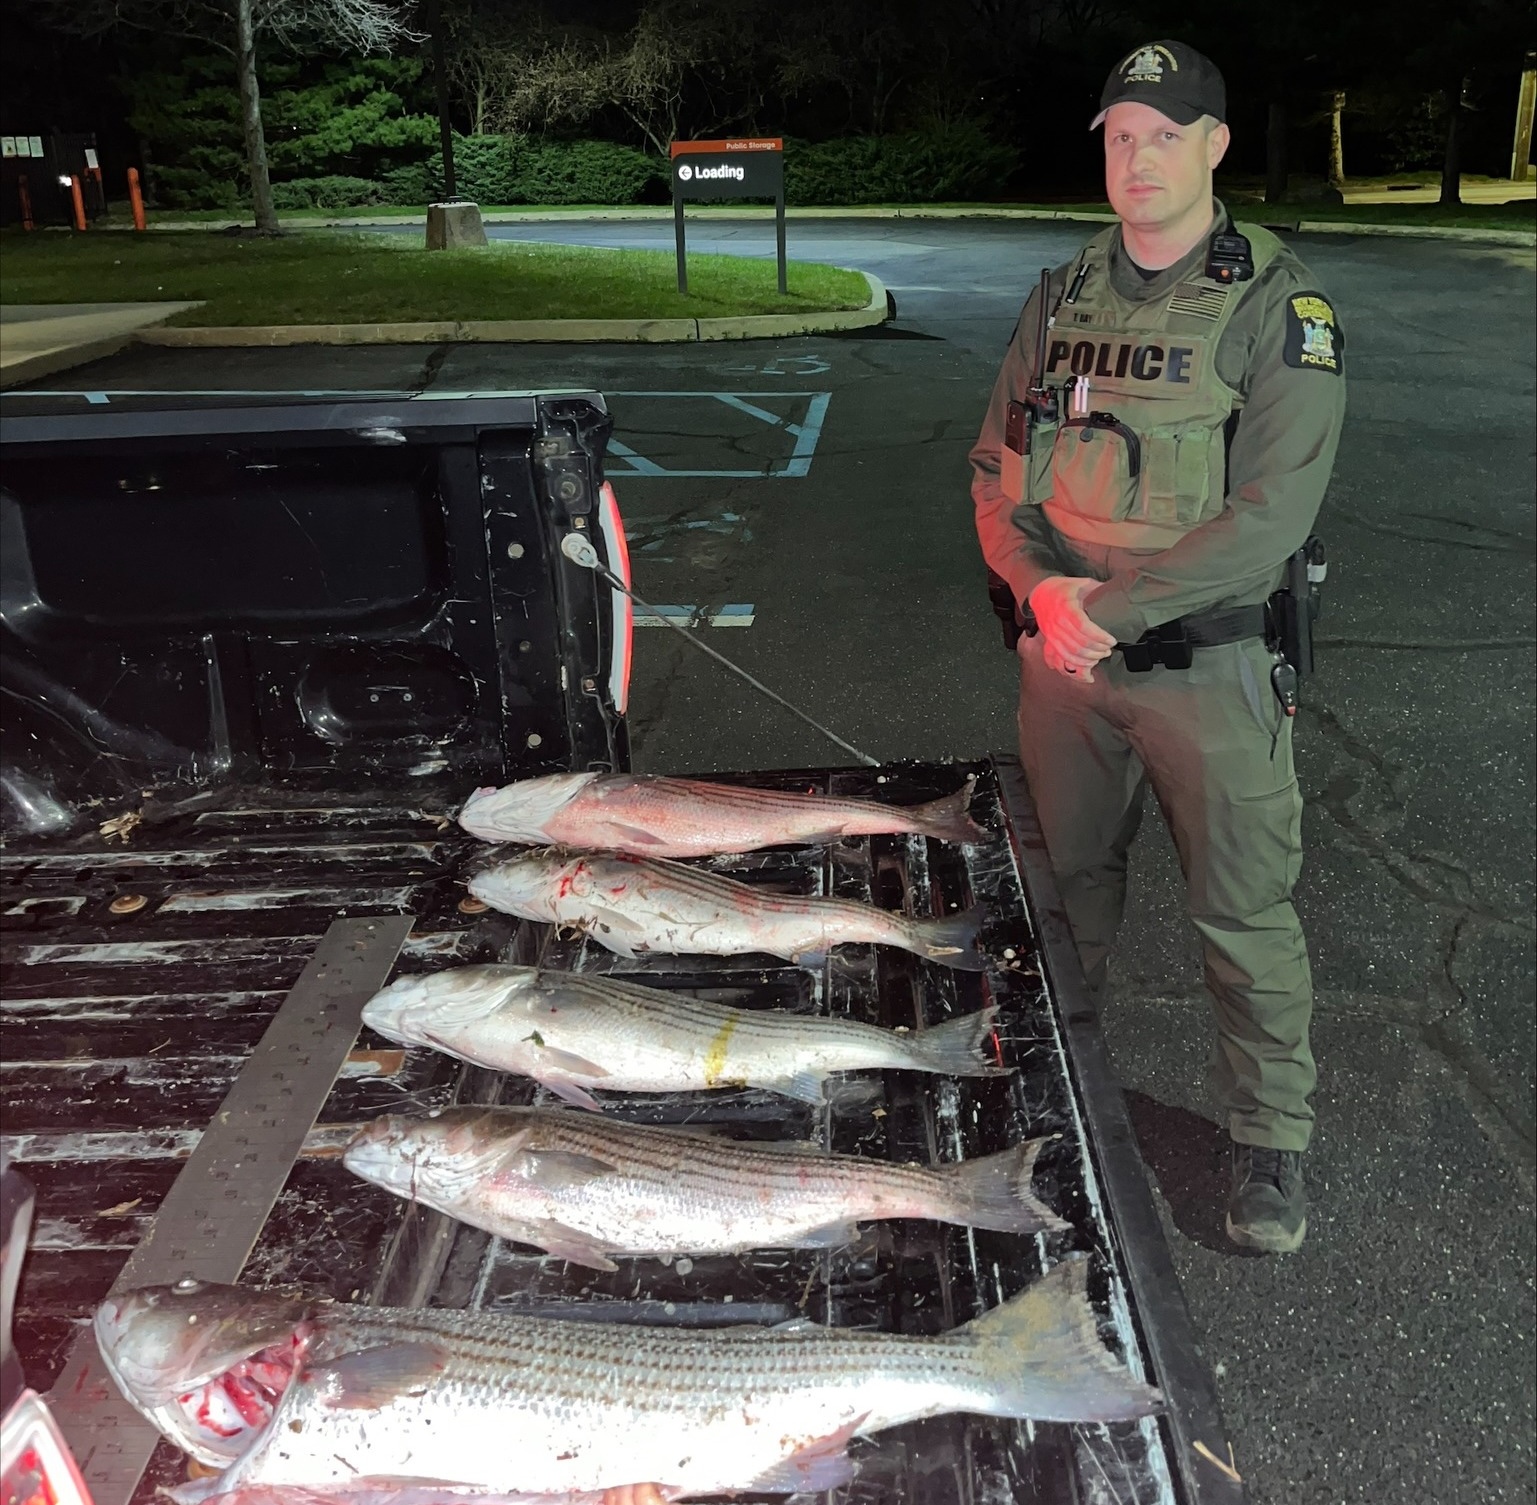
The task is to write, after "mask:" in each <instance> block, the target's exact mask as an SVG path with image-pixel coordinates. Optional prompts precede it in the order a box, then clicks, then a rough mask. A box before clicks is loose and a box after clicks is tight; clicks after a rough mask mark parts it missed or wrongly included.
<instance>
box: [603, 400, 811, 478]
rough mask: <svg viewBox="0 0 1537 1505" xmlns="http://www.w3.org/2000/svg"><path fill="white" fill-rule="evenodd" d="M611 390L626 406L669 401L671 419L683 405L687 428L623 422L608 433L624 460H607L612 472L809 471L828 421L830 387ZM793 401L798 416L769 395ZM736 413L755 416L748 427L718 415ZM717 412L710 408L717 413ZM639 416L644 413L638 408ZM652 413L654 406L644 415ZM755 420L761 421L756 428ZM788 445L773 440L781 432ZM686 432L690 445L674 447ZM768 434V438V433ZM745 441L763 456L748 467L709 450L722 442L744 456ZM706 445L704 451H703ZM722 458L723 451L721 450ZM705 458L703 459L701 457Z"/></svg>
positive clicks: (726, 474)
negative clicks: (618, 435)
mask: <svg viewBox="0 0 1537 1505" xmlns="http://www.w3.org/2000/svg"><path fill="white" fill-rule="evenodd" d="M609 395H610V396H612V397H614V398H616V399H618V400H619V402H620V405H621V406H623V404H624V402H625V401H627V400H636V401H639V400H645V401H647V402H650V401H658V402H665V403H667V404H669V416H670V417H671V418H673V419H674V420H676V419H677V417H678V410H679V408H680V407H681V408H682V409H683V426H684V427H685V429H686V431H685V432H680V431H679V429H678V428H676V427H674V426H672V425H669V427H668V429H667V430H666V431H665V434H660V433H657V432H656V431H651V432H644V431H638V430H637V429H635V428H633V427H631V426H630V425H628V424H627V425H626V427H625V429H624V437H623V439H613V440H610V441H609V446H608V448H609V455H610V457H611V459H612V460H616V461H618V462H620V463H619V464H610V465H609V466H608V467H607V468H608V474H609V475H611V476H665V477H668V478H670V479H683V478H689V477H702V478H706V479H714V480H756V479H760V478H764V479H793V478H798V477H802V476H806V475H809V474H810V472H811V462H812V459H813V458H814V457H815V455H816V449H817V442H818V440H819V439H820V438H821V437H822V428H823V425H824V424H825V423H826V421H827V407H828V404H829V403H830V402H831V401H832V393H831V392H613V393H610V394H609ZM786 402H788V403H789V404H790V406H791V408H792V410H793V412H794V416H791V415H790V414H785V413H778V412H775V411H773V409H772V408H770V407H769V406H767V404H768V403H774V404H776V405H783V404H784V403H786ZM721 408H725V409H727V410H728V411H729V412H732V413H739V414H741V415H742V416H743V417H745V418H749V419H751V420H752V425H750V426H749V428H748V430H747V431H745V432H744V431H743V429H742V426H741V425H740V424H736V425H729V424H726V423H723V422H722V421H721V414H720V409H721ZM712 414H713V416H712ZM636 416H637V417H641V416H642V415H641V414H640V413H638V412H637V413H636ZM645 416H649V414H647V415H645ZM753 426H758V427H757V428H756V430H754V428H753ZM781 435H782V436H783V438H785V439H788V440H789V441H790V442H789V445H788V446H785V445H784V444H783V443H782V442H780V443H777V444H776V443H774V442H773V441H774V440H775V439H778V438H779V436H781ZM680 439H681V440H684V441H686V442H687V443H688V448H689V449H690V451H692V453H690V454H689V455H687V456H679V455H675V453H673V452H671V451H675V450H676V449H677V447H678V444H677V441H679V440H680ZM764 440H768V441H769V442H768V443H767V444H765V443H764V442H763V441H764ZM743 448H747V449H748V450H749V451H752V450H762V451H763V459H762V461H761V463H759V464H758V465H756V466H753V467H751V468H748V467H744V466H742V465H740V464H738V465H733V466H728V465H712V464H710V463H708V462H709V460H710V459H713V458H714V456H712V455H710V454H708V451H709V450H712V449H713V450H716V451H717V452H719V451H721V450H724V451H726V454H727V455H729V456H730V457H732V458H739V457H740V456H741V453H742V450H743ZM701 450H704V451H705V452H706V453H705V454H700V453H699V451H701ZM723 458H724V456H723ZM701 462H703V463H701Z"/></svg>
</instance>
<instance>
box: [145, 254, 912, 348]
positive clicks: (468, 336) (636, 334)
mask: <svg viewBox="0 0 1537 1505" xmlns="http://www.w3.org/2000/svg"><path fill="white" fill-rule="evenodd" d="M842 270H845V271H847V270H850V269H849V268H842ZM860 276H862V277H863V278H864V279H865V281H866V282H867V283H868V284H869V287H870V301H869V302H868V303H867V304H865V306H864V307H863V308H846V309H833V310H830V311H828V312H826V313H806V314H744V315H741V316H740V317H738V318H718V319H440V320H435V321H431V322H422V323H406V324H253V325H249V326H242V325H233V326H228V327H224V328H205V329H183V328H170V329H168V328H164V327H160V328H154V329H144V330H140V331H139V333H138V334H137V335H136V336H135V338H136V339H137V340H138V341H139V343H140V344H144V345H168V346H172V347H175V348H178V349H204V350H207V349H229V348H232V347H239V346H272V345H446V344H475V343H484V342H498V343H505V344H545V343H551V342H560V343H574V342H581V341H587V342H597V341H604V342H613V343H623V344H644V345H656V344H680V343H692V342H698V341H708V340H763V339H776V338H783V337H785V336H788V335H799V334H832V333H836V332H838V331H840V330H846V329H868V328H870V327H871V326H872V325H876V324H884V323H885V322H886V320H887V319H888V318H890V317H891V311H892V308H893V307H894V305H893V303H892V300H891V298H890V295H889V294H888V293H887V291H886V286H885V284H884V283H883V282H881V281H880V279H879V278H877V277H872V276H871V275H870V273H868V272H861V273H860Z"/></svg>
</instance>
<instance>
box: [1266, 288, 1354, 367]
mask: <svg viewBox="0 0 1537 1505" xmlns="http://www.w3.org/2000/svg"><path fill="white" fill-rule="evenodd" d="M1281 358H1282V359H1283V360H1284V361H1285V362H1286V364H1287V365H1288V366H1296V367H1298V368H1299V369H1301V370H1304V371H1327V372H1328V373H1329V374H1330V375H1331V376H1342V375H1344V372H1345V331H1344V330H1343V329H1341V328H1340V322H1339V319H1338V318H1337V317H1336V315H1335V312H1334V305H1333V304H1332V303H1330V302H1329V300H1328V299H1327V298H1325V297H1324V295H1323V294H1322V293H1316V292H1301V293H1288V294H1287V296H1286V348H1285V350H1284V351H1283V352H1282V357H1281Z"/></svg>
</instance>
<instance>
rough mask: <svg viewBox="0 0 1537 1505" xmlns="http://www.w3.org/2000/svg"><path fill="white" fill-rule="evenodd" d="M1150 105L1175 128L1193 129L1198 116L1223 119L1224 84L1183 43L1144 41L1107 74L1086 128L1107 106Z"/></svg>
mask: <svg viewBox="0 0 1537 1505" xmlns="http://www.w3.org/2000/svg"><path fill="white" fill-rule="evenodd" d="M1127 103H1136V104H1144V105H1152V107H1153V108H1154V109H1155V110H1157V111H1159V112H1160V113H1161V114H1164V115H1167V116H1168V117H1169V119H1170V120H1172V121H1174V122H1175V124H1176V125H1194V124H1195V123H1196V121H1198V120H1199V119H1200V118H1201V116H1203V115H1210V116H1212V117H1213V118H1214V119H1217V120H1226V119H1227V85H1226V84H1225V83H1223V81H1222V74H1221V73H1220V72H1219V71H1218V69H1217V65H1216V64H1215V63H1214V62H1212V60H1211V59H1210V58H1209V57H1203V56H1202V55H1201V54H1200V53H1199V52H1197V51H1196V50H1195V48H1194V47H1187V46H1185V44H1184V43H1183V42H1149V43H1147V45H1146V46H1144V47H1137V48H1135V49H1133V50H1132V51H1131V52H1129V53H1127V55H1126V56H1125V57H1124V58H1122V59H1121V61H1120V62H1119V63H1117V64H1116V65H1115V67H1114V68H1112V69H1111V70H1110V77H1109V78H1108V79H1106V80H1105V88H1104V92H1103V93H1102V94H1101V95H1100V96H1099V114H1098V115H1096V116H1095V117H1094V119H1093V120H1092V121H1091V122H1090V123H1089V129H1090V130H1091V131H1092V130H1093V129H1094V128H1095V126H1100V125H1103V124H1104V123H1105V116H1106V114H1107V113H1108V112H1109V110H1110V106H1111V105H1118V104H1127Z"/></svg>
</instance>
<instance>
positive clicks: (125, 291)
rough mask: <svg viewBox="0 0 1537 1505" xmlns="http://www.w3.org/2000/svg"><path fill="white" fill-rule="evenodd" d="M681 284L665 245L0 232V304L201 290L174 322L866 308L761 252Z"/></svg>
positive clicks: (806, 271) (188, 295) (829, 279)
mask: <svg viewBox="0 0 1537 1505" xmlns="http://www.w3.org/2000/svg"><path fill="white" fill-rule="evenodd" d="M688 281H689V292H688V296H687V297H681V296H679V293H678V286H677V270H676V263H675V261H674V259H673V256H672V254H671V253H670V252H666V251H609V250H597V249H588V248H585V247H579V246H546V245H523V244H514V243H512V242H508V241H502V242H498V243H493V244H492V245H490V246H488V247H486V248H485V249H483V250H470V251H432V252H428V251H426V250H424V249H423V247H422V245H421V243H420V241H418V240H416V239H415V238H414V237H411V236H404V235H401V236H393V235H389V236H387V235H347V234H340V233H336V232H325V233H322V234H305V233H299V234H293V235H287V236H283V237H281V238H277V239H270V240H269V239H266V238H258V237H241V236H231V235H212V234H202V233H200V232H197V231H187V232H183V233H166V234H160V235H132V234H126V235H121V234H102V233H99V232H97V233H87V234H84V235H77V234H74V233H72V232H71V233H64V232H33V233H32V234H23V233H21V232H7V233H6V234H5V236H4V238H3V255H0V302H4V303H92V302H112V303H133V302H140V301H143V302H152V301H155V300H157V299H166V300H176V299H193V298H200V299H203V300H205V302H204V306H203V307H202V308H199V309H194V310H192V311H191V312H189V313H184V314H180V315H178V316H177V317H176V318H174V319H173V320H171V322H172V323H173V324H187V325H201V326H225V325H237V324H240V325H250V324H374V323H397V322H407V321H411V320H428V319H433V320H435V319H577V318H583V319H605V318H607V319H665V318H720V317H731V316H735V315H741V314H774V313H807V312H812V311H823V310H827V309H838V308H863V307H864V306H865V305H866V304H867V303H868V302H869V301H870V290H869V286H868V284H867V283H866V282H865V279H864V278H863V277H861V276H860V275H859V274H858V273H857V272H849V271H844V270H843V269H841V268H839V267H830V266H823V265H821V264H820V263H817V262H797V261H792V262H791V263H790V265H789V275H788V283H789V289H790V291H789V293H788V294H787V295H784V296H781V295H780V293H779V290H778V288H777V286H776V281H775V268H774V262H773V260H772V259H768V260H749V259H746V258H743V257H736V256H690V257H689V266H688Z"/></svg>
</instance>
